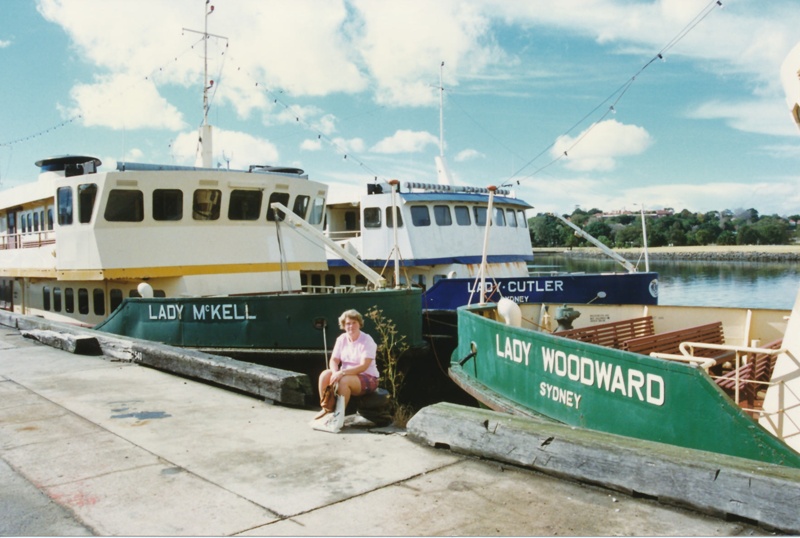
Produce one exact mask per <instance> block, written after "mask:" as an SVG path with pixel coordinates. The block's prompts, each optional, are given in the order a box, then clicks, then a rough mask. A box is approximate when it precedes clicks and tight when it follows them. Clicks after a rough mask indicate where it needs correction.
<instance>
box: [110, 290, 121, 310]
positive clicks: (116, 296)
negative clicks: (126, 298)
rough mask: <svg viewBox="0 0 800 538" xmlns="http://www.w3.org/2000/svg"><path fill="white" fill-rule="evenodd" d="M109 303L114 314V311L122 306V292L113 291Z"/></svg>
mask: <svg viewBox="0 0 800 538" xmlns="http://www.w3.org/2000/svg"><path fill="white" fill-rule="evenodd" d="M109 301H110V303H111V304H110V308H111V311H112V312H113V311H114V310H116V309H117V307H118V306H119V305H121V304H122V290H119V289H113V290H111V292H110V293H109Z"/></svg>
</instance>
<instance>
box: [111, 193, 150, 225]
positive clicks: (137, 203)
mask: <svg viewBox="0 0 800 538" xmlns="http://www.w3.org/2000/svg"><path fill="white" fill-rule="evenodd" d="M103 216H104V217H105V219H106V220H107V221H109V222H142V221H143V220H144V195H143V194H142V191H138V190H128V189H112V190H111V192H109V193H108V202H107V203H106V210H105V213H104V214H103Z"/></svg>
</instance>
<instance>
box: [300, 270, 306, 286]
mask: <svg viewBox="0 0 800 538" xmlns="http://www.w3.org/2000/svg"><path fill="white" fill-rule="evenodd" d="M307 284H308V276H306V274H305V273H301V274H300V287H301V288H305V287H306V285H307Z"/></svg>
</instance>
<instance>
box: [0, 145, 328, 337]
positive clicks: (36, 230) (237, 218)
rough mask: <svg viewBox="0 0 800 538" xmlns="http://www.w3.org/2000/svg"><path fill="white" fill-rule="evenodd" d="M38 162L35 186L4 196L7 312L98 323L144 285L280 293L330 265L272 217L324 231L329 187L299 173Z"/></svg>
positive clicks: (1, 274) (196, 291)
mask: <svg viewBox="0 0 800 538" xmlns="http://www.w3.org/2000/svg"><path fill="white" fill-rule="evenodd" d="M36 164H37V165H38V166H40V167H41V173H40V175H39V179H38V181H36V182H34V183H30V184H26V185H22V186H19V187H16V188H13V189H9V190H7V191H5V192H2V193H0V308H3V309H6V310H12V311H14V312H18V313H23V314H29V315H42V316H45V317H48V318H52V319H61V320H64V321H73V322H75V321H77V322H79V323H82V324H87V325H93V324H95V323H97V322H99V321H101V320H102V319H104V318H105V316H107V315H108V314H109V313H110V312H111V311H112V310H114V308H116V306H118V305H119V303H120V302H121V301H122V299H123V298H124V297H129V296H137V295H138V292H137V291H136V290H137V286H138V285H139V284H140V283H142V282H147V283H148V284H149V285H150V286H151V287H152V289H153V290H154V293H155V295H156V296H167V297H195V296H214V295H237V294H260V293H275V292H281V291H293V290H295V291H296V290H299V288H300V272H299V271H300V269H301V268H302V269H314V268H318V269H320V270H322V269H325V268H327V263H326V259H325V252H324V250H322V249H320V248H319V246H317V245H314V244H311V243H309V242H308V241H307V240H305V239H303V238H300V237H299V236H298V235H297V234H295V233H293V232H292V231H291V230H288V229H285V228H286V227H285V225H281V224H280V223H278V222H276V219H275V213H274V212H273V211H272V210H270V209H269V204H270V203H272V202H280V203H282V204H283V205H285V206H286V207H288V208H291V209H292V211H293V212H294V213H296V214H297V215H299V216H301V217H302V218H304V219H305V220H307V221H308V222H309V223H310V224H311V225H313V226H315V227H317V228H319V229H321V228H322V220H323V216H324V207H325V198H326V195H327V187H326V186H325V185H324V184H321V183H318V182H315V181H311V180H309V179H308V177H307V176H306V175H304V174H303V172H302V171H301V170H298V169H292V168H274V167H251V168H250V170H249V171H233V170H224V169H207V168H192V167H173V166H159V165H137V164H129V163H127V164H124V165H118V169H117V170H116V171H110V172H97V167H98V166H99V165H100V161H99V160H98V159H95V158H92V157H84V156H66V157H56V158H51V159H45V160H42V161H39V162H37V163H36Z"/></svg>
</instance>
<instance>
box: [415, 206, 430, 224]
mask: <svg viewBox="0 0 800 538" xmlns="http://www.w3.org/2000/svg"><path fill="white" fill-rule="evenodd" d="M411 222H412V223H413V224H414V226H430V225H431V214H430V212H429V211H428V206H426V205H412V206H411Z"/></svg>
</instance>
